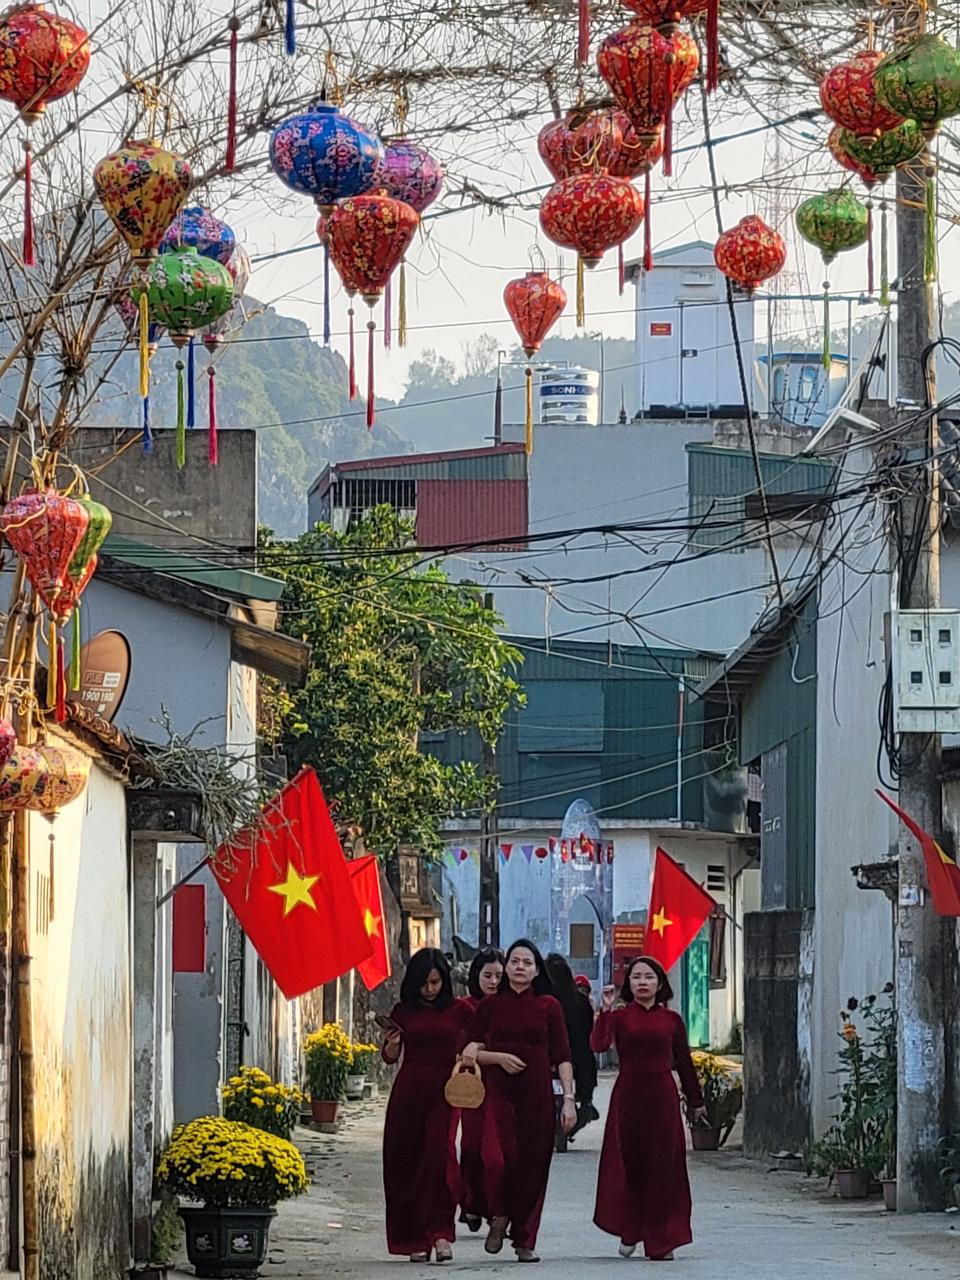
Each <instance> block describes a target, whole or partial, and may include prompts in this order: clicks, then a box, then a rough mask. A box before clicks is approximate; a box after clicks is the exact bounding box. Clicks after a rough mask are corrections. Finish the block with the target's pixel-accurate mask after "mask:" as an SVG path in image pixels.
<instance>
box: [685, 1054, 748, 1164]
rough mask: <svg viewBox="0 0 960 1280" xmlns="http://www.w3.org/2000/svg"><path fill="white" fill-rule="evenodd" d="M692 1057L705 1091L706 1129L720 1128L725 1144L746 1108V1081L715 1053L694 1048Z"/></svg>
mask: <svg viewBox="0 0 960 1280" xmlns="http://www.w3.org/2000/svg"><path fill="white" fill-rule="evenodd" d="M690 1056H691V1058H692V1059H693V1066H694V1070H695V1071H696V1073H697V1079H698V1080H699V1082H700V1088H701V1089H702V1090H703V1101H704V1104H705V1105H706V1108H707V1119H706V1127H707V1128H710V1129H720V1130H721V1131H722V1132H723V1139H722V1141H726V1139H727V1137H728V1136H729V1134H730V1131H731V1129H732V1128H733V1126H734V1123H735V1121H736V1119H737V1116H738V1115H739V1114H740V1111H741V1109H742V1107H743V1080H742V1078H741V1076H740V1074H739V1072H737V1071H736V1070H735V1069H734V1068H733V1067H732V1066H731V1064H730V1063H729V1062H727V1061H726V1060H725V1059H723V1058H719V1057H717V1055H716V1054H713V1053H705V1052H704V1051H703V1050H700V1049H695V1050H694V1052H693V1053H692V1054H691V1055H690ZM691 1119H692V1118H691Z"/></svg>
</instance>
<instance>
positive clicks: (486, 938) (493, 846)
mask: <svg viewBox="0 0 960 1280" xmlns="http://www.w3.org/2000/svg"><path fill="white" fill-rule="evenodd" d="M483 604H484V608H486V609H492V608H493V592H492V591H487V592H486V593H485V595H484V597H483ZM481 767H482V769H483V776H484V777H485V778H496V776H497V757H496V752H495V750H494V748H493V747H492V746H490V745H489V744H488V743H486V742H485V743H484V744H483V760H482V766H481ZM499 844H500V825H499V820H498V815H497V805H496V800H494V802H493V804H491V805H490V807H489V808H487V809H484V811H483V813H482V815H481V817H480V923H479V926H478V929H477V943H478V945H479V946H481V947H499V945H500V871H499V867H498V865H497V850H498V846H499Z"/></svg>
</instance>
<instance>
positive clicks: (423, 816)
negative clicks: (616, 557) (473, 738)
mask: <svg viewBox="0 0 960 1280" xmlns="http://www.w3.org/2000/svg"><path fill="white" fill-rule="evenodd" d="M412 540H413V526H412V525H411V524H410V522H409V521H406V520H402V519H401V518H400V517H399V516H397V515H396V514H395V513H394V512H393V511H392V510H391V509H390V508H389V507H378V508H376V509H375V510H374V511H372V512H371V513H370V514H369V515H368V516H367V518H366V519H365V520H364V521H363V522H362V523H361V524H360V525H358V526H357V527H356V528H354V529H351V530H350V531H349V532H347V533H335V532H334V531H333V530H332V529H331V528H330V527H329V526H327V525H317V526H316V527H315V528H314V529H313V530H312V531H311V532H309V533H306V534H304V535H302V537H300V538H298V539H297V540H296V541H295V542H286V543H284V542H277V541H275V540H274V539H273V537H272V535H265V537H264V539H263V560H262V564H263V567H264V569H265V570H266V571H267V572H269V573H274V574H276V575H278V576H280V577H283V578H285V579H286V583H287V588H286V591H285V593H284V597H283V611H284V625H285V627H286V629H287V631H288V632H289V633H290V634H291V635H296V636H300V637H302V638H303V639H304V640H306V641H307V642H308V643H310V644H311V645H312V647H313V657H312V663H311V670H310V675H309V679H308V681H307V685H306V688H304V689H302V690H300V691H299V692H297V693H293V694H288V695H286V696H285V699H284V705H283V706H282V707H281V708H280V716H279V719H280V724H281V726H282V728H281V732H282V736H283V743H284V749H285V750H286V752H287V754H288V755H289V756H290V757H291V759H292V761H293V762H294V763H295V764H296V765H302V764H311V765H313V767H314V768H315V769H316V771H317V774H318V775H319V777H320V779H321V782H322V783H323V786H324V789H325V791H326V793H327V795H328V796H329V797H330V798H331V800H333V801H334V802H335V803H336V806H337V811H338V815H339V817H340V819H341V820H342V821H343V822H344V823H347V824H350V825H355V826H357V827H359V829H360V830H361V831H362V833H363V837H364V841H365V843H366V845H367V847H368V848H370V849H372V850H374V851H376V852H377V853H378V854H379V855H380V856H382V857H386V856H388V855H389V854H390V853H392V852H393V851H394V850H395V849H396V847H397V845H398V844H404V843H409V844H413V845H416V846H418V847H420V848H422V849H426V850H436V849H438V848H439V847H440V845H441V843H442V841H441V823H442V822H443V821H444V820H445V819H448V818H451V817H453V816H455V815H456V814H457V813H461V812H463V811H465V810H476V809H477V808H480V807H482V806H483V805H484V804H485V803H487V802H488V800H489V798H490V792H489V782H488V781H487V780H486V779H484V778H483V777H482V776H481V774H480V772H479V770H478V769H477V767H476V766H475V765H474V764H472V763H468V762H463V761H461V762H459V763H454V764H448V763H444V762H443V761H442V760H440V759H437V758H436V757H435V756H433V755H429V754H427V753H426V752H423V751H421V750H420V748H419V737H420V734H422V733H424V732H440V731H445V730H449V729H454V730H457V731H458V732H460V733H464V734H466V733H469V732H471V731H474V732H476V733H479V734H480V736H481V737H482V738H483V739H484V740H485V741H487V742H490V743H492V742H494V741H495V740H496V738H497V736H498V734H499V731H500V728H501V725H502V723H503V720H504V717H505V716H506V714H507V713H508V711H509V710H510V709H511V708H512V707H517V706H519V705H521V704H522V701H523V695H522V693H521V689H520V685H519V684H518V682H517V680H516V679H515V678H514V674H513V673H514V671H515V670H516V668H517V667H518V665H519V663H520V661H521V655H520V654H519V652H518V651H517V650H516V649H515V648H513V647H512V646H511V645H509V644H507V643H506V642H505V641H504V640H503V639H501V638H500V636H499V635H498V634H497V631H496V627H497V625H498V623H499V622H500V619H499V617H498V616H497V614H496V613H494V612H493V611H492V610H490V609H488V608H487V607H486V606H485V604H484V598H483V592H482V590H481V589H480V588H478V587H476V586H474V585H471V584H463V583H453V582H451V581H450V580H449V579H448V578H447V576H446V574H445V573H444V572H443V571H442V570H441V569H439V568H438V567H436V566H435V565H431V566H428V567H423V565H422V557H420V556H419V555H418V553H417V552H416V550H415V549H414V548H413V545H412ZM272 710H273V712H274V715H275V716H276V710H277V708H276V704H274V706H273V708H272Z"/></svg>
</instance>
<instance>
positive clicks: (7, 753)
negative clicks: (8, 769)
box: [0, 719, 17, 769]
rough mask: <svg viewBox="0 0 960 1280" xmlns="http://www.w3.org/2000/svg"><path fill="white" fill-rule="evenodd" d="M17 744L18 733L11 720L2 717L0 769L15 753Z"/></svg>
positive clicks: (0, 727)
mask: <svg viewBox="0 0 960 1280" xmlns="http://www.w3.org/2000/svg"><path fill="white" fill-rule="evenodd" d="M16 745H17V735H16V733H15V732H14V728H13V725H12V724H11V723H10V721H9V720H4V719H0V769H2V768H3V766H4V765H5V764H6V763H7V761H8V760H9V759H10V757H11V756H12V755H13V753H14V750H15V749H16Z"/></svg>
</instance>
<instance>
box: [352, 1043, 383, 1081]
mask: <svg viewBox="0 0 960 1280" xmlns="http://www.w3.org/2000/svg"><path fill="white" fill-rule="evenodd" d="M379 1052H380V1046H379V1045H376V1044H355V1045H354V1046H353V1066H352V1067H351V1068H350V1072H351V1074H352V1075H355V1076H364V1077H366V1078H368V1079H369V1077H370V1076H371V1074H372V1073H373V1064H374V1063H375V1062H376V1060H377V1054H378V1053H379Z"/></svg>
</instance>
